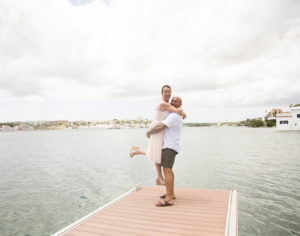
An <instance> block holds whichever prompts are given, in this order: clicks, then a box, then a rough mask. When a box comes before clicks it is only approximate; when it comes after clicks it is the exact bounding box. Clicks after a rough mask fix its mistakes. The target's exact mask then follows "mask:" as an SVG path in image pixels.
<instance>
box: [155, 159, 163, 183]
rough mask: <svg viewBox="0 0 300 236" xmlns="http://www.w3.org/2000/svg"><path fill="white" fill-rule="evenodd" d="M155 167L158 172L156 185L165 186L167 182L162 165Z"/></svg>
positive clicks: (157, 164) (156, 164)
mask: <svg viewBox="0 0 300 236" xmlns="http://www.w3.org/2000/svg"><path fill="white" fill-rule="evenodd" d="M155 167H156V172H157V178H156V184H157V185H164V184H165V180H164V176H163V174H162V171H161V164H159V163H155Z"/></svg>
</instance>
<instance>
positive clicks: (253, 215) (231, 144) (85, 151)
mask: <svg viewBox="0 0 300 236" xmlns="http://www.w3.org/2000/svg"><path fill="white" fill-rule="evenodd" d="M145 131H146V130H145V129H120V130H65V131H33V132H17V133H4V132H3V133H0V209H1V211H0V235H1V236H6V235H30V236H33V235H50V234H51V233H54V232H56V231H58V230H59V229H61V228H63V227H64V226H66V225H68V224H70V223H72V222H74V221H75V220H77V219H79V218H80V217H82V216H84V215H86V214H88V213H90V212H91V211H93V210H95V209H97V208H98V207H100V206H102V205H104V204H105V203H107V202H109V201H111V200H113V199H114V198H116V197H118V196H120V195H121V194H123V193H124V192H126V191H128V190H129V189H131V188H132V187H134V186H135V185H136V184H137V183H142V185H153V184H154V179H155V170H154V165H153V164H152V163H149V162H147V161H146V158H145V157H143V156H138V157H135V158H134V159H130V158H129V157H128V152H129V148H130V146H131V145H132V144H136V145H140V146H142V147H145V148H146V146H147V139H146V137H145ZM182 149H183V152H182V154H181V155H179V156H178V157H177V159H176V162H175V166H174V172H175V185H176V186H177V187H189V188H191V187H192V188H208V189H237V190H238V192H239V234H240V235H300V226H299V224H300V132H282V131H281V132H280V131H277V130H276V129H250V128H249V129H248V128H218V127H207V128H184V129H183V133H182ZM154 201H156V199H154Z"/></svg>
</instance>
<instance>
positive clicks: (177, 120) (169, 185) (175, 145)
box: [130, 85, 186, 207]
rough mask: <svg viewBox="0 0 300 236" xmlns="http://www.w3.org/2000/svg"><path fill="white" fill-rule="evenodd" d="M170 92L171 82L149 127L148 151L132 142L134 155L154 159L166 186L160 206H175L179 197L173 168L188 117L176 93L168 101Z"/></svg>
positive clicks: (158, 176) (157, 181) (158, 172)
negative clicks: (175, 187) (182, 130)
mask: <svg viewBox="0 0 300 236" xmlns="http://www.w3.org/2000/svg"><path fill="white" fill-rule="evenodd" d="M171 92H172V90H171V87H170V86H169V85H164V86H163V87H162V90H161V94H162V100H163V101H162V102H161V103H160V104H159V106H158V107H157V109H156V114H155V119H154V121H153V123H152V124H151V126H150V128H149V130H148V131H147V137H148V138H149V139H150V142H149V146H148V149H147V151H144V150H142V149H140V148H139V147H136V146H133V147H132V148H131V151H130V156H131V157H133V156H135V155H138V154H140V155H146V156H147V157H148V160H150V161H153V162H155V167H156V171H157V178H156V184H157V185H165V186H166V194H163V195H162V196H161V198H163V199H164V200H163V201H161V202H158V203H156V204H155V205H156V206H158V207H162V206H172V205H173V204H174V203H173V200H174V199H176V197H175V193H174V173H173V170H172V168H173V164H174V161H175V156H176V155H177V154H178V153H179V152H180V135H181V128H182V120H183V119H184V118H185V117H186V114H185V113H184V112H183V110H182V108H181V105H182V100H181V98H180V97H177V96H174V97H173V98H172V100H171V103H169V100H170V97H171ZM162 168H163V174H164V176H163V174H162V170H161V169H162Z"/></svg>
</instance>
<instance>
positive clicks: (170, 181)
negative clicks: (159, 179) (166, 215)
mask: <svg viewBox="0 0 300 236" xmlns="http://www.w3.org/2000/svg"><path fill="white" fill-rule="evenodd" d="M164 175H165V183H166V198H165V199H166V201H167V202H169V203H173V202H172V198H173V197H175V194H174V173H173V170H172V169H171V168H164Z"/></svg>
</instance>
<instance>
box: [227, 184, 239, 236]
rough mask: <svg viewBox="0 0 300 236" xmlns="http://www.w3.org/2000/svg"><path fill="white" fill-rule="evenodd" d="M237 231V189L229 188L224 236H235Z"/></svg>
mask: <svg viewBox="0 0 300 236" xmlns="http://www.w3.org/2000/svg"><path fill="white" fill-rule="evenodd" d="M236 235H238V232H237V191H236V190H230V192H229V199H228V210H227V217H226V228H225V234H224V236H236Z"/></svg>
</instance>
